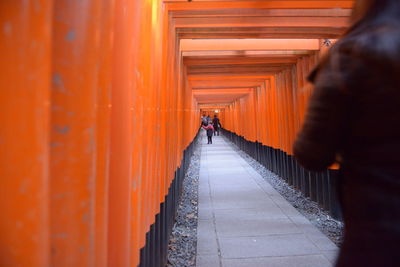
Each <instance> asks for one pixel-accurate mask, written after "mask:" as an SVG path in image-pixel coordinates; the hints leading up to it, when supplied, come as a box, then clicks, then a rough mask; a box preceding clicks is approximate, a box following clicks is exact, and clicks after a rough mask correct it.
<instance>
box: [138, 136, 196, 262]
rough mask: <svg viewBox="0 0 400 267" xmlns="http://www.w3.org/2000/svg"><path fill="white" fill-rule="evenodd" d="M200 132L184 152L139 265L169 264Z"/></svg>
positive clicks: (141, 254)
mask: <svg viewBox="0 0 400 267" xmlns="http://www.w3.org/2000/svg"><path fill="white" fill-rule="evenodd" d="M198 138H199V133H198V134H197V136H196V137H195V138H194V140H193V141H192V142H191V143H190V145H189V146H188V147H187V148H186V149H185V151H184V152H183V159H182V162H181V166H180V167H179V168H178V169H177V170H176V171H175V175H174V179H173V181H172V183H171V185H170V187H169V190H168V195H166V196H165V200H164V202H163V203H161V204H160V213H158V214H157V215H156V218H155V223H154V224H152V225H151V227H150V231H149V232H147V234H146V245H145V246H144V247H143V248H142V249H141V250H140V265H139V267H164V266H166V264H167V252H168V243H169V238H170V235H171V232H172V228H173V226H174V223H175V216H176V211H177V209H178V205H179V201H180V197H181V195H182V184H183V179H184V178H185V175H186V172H187V170H188V168H189V165H190V160H191V158H192V155H193V152H194V148H195V145H196V142H197V139H198Z"/></svg>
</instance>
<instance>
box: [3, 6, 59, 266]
mask: <svg viewBox="0 0 400 267" xmlns="http://www.w3.org/2000/svg"><path fill="white" fill-rule="evenodd" d="M51 19H52V1H49V0H40V1H36V4H34V3H31V2H29V1H20V0H13V1H0V58H1V60H0V121H1V127H0V210H1V217H2V218H1V220H0V266H33V267H42V266H43V267H45V266H49V251H50V249H49V241H48V237H49V235H48V232H49V231H48V229H49V223H48V189H49V188H48V156H49V153H48V126H49V125H48V123H49V88H50V66H51V61H50V51H51V49H50V45H51Z"/></svg>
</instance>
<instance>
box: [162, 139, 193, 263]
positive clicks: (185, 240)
mask: <svg viewBox="0 0 400 267" xmlns="http://www.w3.org/2000/svg"><path fill="white" fill-rule="evenodd" d="M199 142H200V139H199V140H198V141H197V143H196V144H195V146H196V147H195V150H194V154H193V156H192V158H191V162H190V165H189V168H188V171H187V173H186V175H185V179H184V180H183V190H182V196H181V201H180V204H179V207H178V211H177V215H176V219H175V220H176V221H175V224H174V227H173V229H172V234H171V237H170V241H169V245H168V256H167V257H168V263H167V266H168V267H195V266H196V247H197V203H198V186H199V172H200V155H201V145H200V144H199Z"/></svg>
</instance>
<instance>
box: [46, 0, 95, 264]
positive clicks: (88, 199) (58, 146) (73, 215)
mask: <svg viewBox="0 0 400 267" xmlns="http://www.w3.org/2000/svg"><path fill="white" fill-rule="evenodd" d="M101 11H102V2H100V1H68V0H57V1H55V6H54V21H53V70H52V98H51V100H52V103H51V110H52V112H51V116H52V117H51V129H50V131H51V143H50V146H51V161H50V162H51V166H50V175H51V181H50V185H51V194H50V196H51V201H50V204H51V205H50V207H51V208H50V211H51V262H52V265H54V266H93V265H94V263H95V243H96V240H95V232H96V231H95V221H96V218H95V203H96V159H97V157H96V152H97V147H96V145H97V140H96V138H97V134H96V131H97V125H96V122H97V120H96V116H97V112H98V110H97V108H96V106H97V96H98V85H99V71H100V70H99V66H100V65H101V63H102V60H101V57H100V53H101V51H100V49H101V48H102V46H101V45H100V42H101V38H100V36H101V34H99V31H100V30H101V29H100V25H99V20H100V19H101Z"/></svg>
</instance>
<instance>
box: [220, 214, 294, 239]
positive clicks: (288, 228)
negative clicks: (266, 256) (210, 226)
mask: <svg viewBox="0 0 400 267" xmlns="http://www.w3.org/2000/svg"><path fill="white" fill-rule="evenodd" d="M216 227H217V234H218V236H219V237H258V236H266V235H272V234H301V233H302V232H301V230H300V229H299V228H298V227H297V226H296V225H295V224H294V223H293V222H292V221H291V220H290V219H288V218H246V217H244V216H242V217H241V218H237V219H236V220H231V218H230V217H229V216H227V217H225V218H222V219H221V218H220V219H216Z"/></svg>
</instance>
